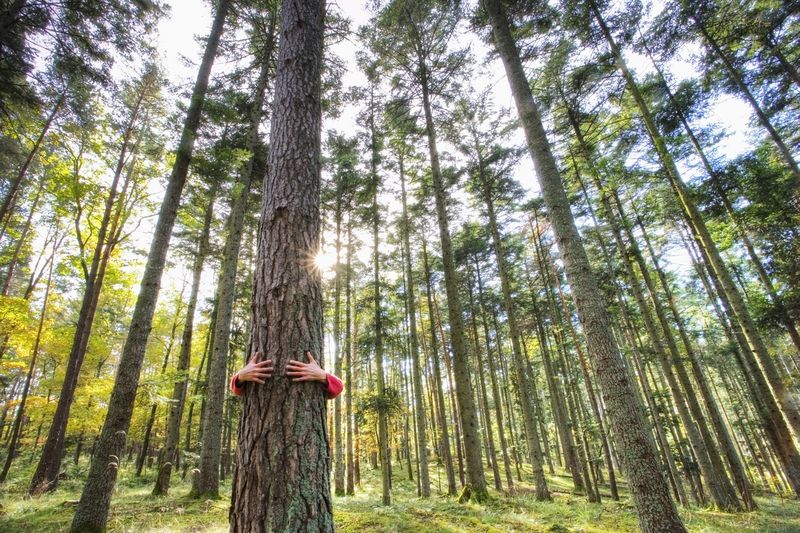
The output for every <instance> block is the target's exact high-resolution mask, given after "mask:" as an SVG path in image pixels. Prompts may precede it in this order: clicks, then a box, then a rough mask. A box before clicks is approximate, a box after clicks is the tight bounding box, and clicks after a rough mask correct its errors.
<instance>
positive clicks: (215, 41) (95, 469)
mask: <svg viewBox="0 0 800 533" xmlns="http://www.w3.org/2000/svg"><path fill="white" fill-rule="evenodd" d="M229 5H230V2H229V0H220V2H219V4H218V6H217V12H216V15H215V17H214V22H213V25H212V28H211V33H210V34H209V37H208V42H207V43H206V49H205V52H204V53H203V60H202V62H201V64H200V70H199V71H198V74H197V80H196V82H195V86H194V90H193V91H192V99H191V103H190V104H189V109H188V110H187V113H186V120H185V122H184V126H183V131H182V133H181V139H180V143H179V145H178V150H177V156H176V159H175V164H174V165H173V167H172V173H171V175H170V178H169V181H168V182H167V189H166V191H165V193H164V199H163V201H162V203H161V209H160V211H159V215H158V220H157V222H156V226H155V232H154V233H155V234H154V236H153V241H152V243H151V244H150V252H149V254H148V256H147V263H146V265H145V271H144V275H143V277H142V282H141V287H140V290H139V296H138V298H137V300H136V307H135V308H134V311H133V316H132V318H131V325H130V328H129V330H128V338H127V339H126V341H125V346H124V347H123V350H122V355H121V356H120V361H119V367H118V369H117V375H116V378H115V380H114V389H113V391H112V393H111V400H110V401H109V407H108V414H107V415H106V419H105V422H104V424H103V429H102V432H101V433H100V438H99V439H98V441H97V448H96V450H95V454H94V457H93V458H92V466H91V468H90V470H89V476H88V478H87V480H86V485H85V486H84V489H83V493H82V494H81V500H80V503H79V504H78V507H77V509H76V511H75V517H74V518H73V521H72V530H73V531H102V530H104V529H105V526H106V520H107V518H108V508H109V505H110V503H111V493H112V491H113V490H114V484H115V483H116V478H117V468H116V467H112V466H111V465H113V464H114V463H113V462H111V463H109V459H110V457H111V456H112V455H115V454H116V453H118V450H119V448H120V447H121V446H120V442H121V443H122V445H124V442H125V438H126V435H127V432H128V429H129V427H130V422H131V415H132V414H133V407H134V403H135V402H134V400H135V398H136V390H137V389H138V387H139V373H140V371H141V367H142V361H143V359H144V354H145V349H146V348H147V340H148V338H149V336H150V329H151V326H152V322H153V313H154V312H155V308H156V302H157V300H158V293H159V289H160V288H161V275H162V273H163V272H164V266H165V264H166V258H167V250H168V249H169V241H170V237H171V236H172V228H173V226H174V225H175V218H176V216H177V213H178V207H179V205H180V199H181V192H182V191H183V186H184V184H185V183H186V176H187V174H188V171H189V163H190V161H191V158H192V151H193V148H194V140H195V136H196V132H197V127H198V125H199V124H200V116H201V114H202V108H203V102H204V100H205V95H206V89H207V88H208V80H209V77H210V75H211V67H212V65H213V63H214V58H215V57H216V54H217V47H218V45H219V40H220V37H221V35H222V29H223V26H224V23H225V16H226V14H227V12H228V7H229Z"/></svg>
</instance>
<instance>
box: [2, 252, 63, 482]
mask: <svg viewBox="0 0 800 533" xmlns="http://www.w3.org/2000/svg"><path fill="white" fill-rule="evenodd" d="M55 253H56V250H55V249H53V254H54V255H55ZM54 264H55V257H54V258H53V261H51V262H50V272H49V274H48V275H47V288H46V289H45V291H44V300H43V301H42V312H41V314H40V315H39V325H38V327H37V328H36V339H35V340H34V341H33V348H32V350H31V362H30V364H29V365H28V373H27V374H26V375H25V384H24V385H23V386H22V395H21V397H20V401H19V406H18V407H17V415H16V416H15V417H14V425H13V426H12V428H11V438H10V439H9V443H8V455H7V456H6V461H5V464H4V465H3V470H2V471H1V472H0V483H5V481H6V476H8V471H9V469H10V468H11V462H12V461H13V460H14V457H15V456H16V453H17V444H18V443H19V436H20V430H21V428H22V420H23V417H24V416H25V404H26V403H27V401H28V392H29V391H30V388H31V381H32V379H33V373H34V371H35V370H36V359H37V358H38V356H39V345H40V344H41V341H42V329H43V328H44V320H45V317H46V316H47V303H48V301H49V299H50V287H51V285H52V282H53V265H54Z"/></svg>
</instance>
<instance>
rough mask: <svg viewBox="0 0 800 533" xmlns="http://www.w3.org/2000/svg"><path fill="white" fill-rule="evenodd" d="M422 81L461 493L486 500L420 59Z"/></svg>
mask: <svg viewBox="0 0 800 533" xmlns="http://www.w3.org/2000/svg"><path fill="white" fill-rule="evenodd" d="M420 67H421V69H420V70H421V83H420V89H421V90H422V100H423V104H422V106H423V110H424V113H425V131H426V135H427V137H428V151H429V153H430V158H431V177H432V179H433V191H434V197H435V200H436V218H437V221H438V226H439V238H440V240H441V245H442V264H443V266H444V282H445V290H446V292H447V315H448V319H449V325H450V343H451V345H452V348H453V372H454V374H455V388H456V397H457V399H458V411H459V413H460V415H461V422H462V431H463V433H464V448H465V452H466V457H465V459H466V468H467V478H468V482H467V485H466V486H465V490H464V492H463V496H464V499H467V500H468V499H470V498H474V499H475V501H477V502H482V501H485V500H486V499H488V497H489V494H488V492H487V491H486V479H485V478H484V475H483V465H482V463H481V438H480V434H479V432H478V420H477V416H476V414H475V400H474V394H473V389H472V382H471V380H470V375H469V364H468V359H467V349H466V342H465V338H464V321H463V318H462V316H461V301H460V296H459V294H458V280H457V277H456V267H455V261H454V259H453V244H452V242H451V238H450V227H449V226H450V223H449V221H448V215H447V192H446V190H445V185H444V180H443V178H442V171H441V169H440V166H439V151H438V148H437V147H436V131H435V129H434V124H433V113H432V111H431V101H430V94H429V91H430V88H429V87H428V79H427V65H425V64H424V61H421V64H420Z"/></svg>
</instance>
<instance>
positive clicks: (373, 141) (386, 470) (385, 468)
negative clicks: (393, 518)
mask: <svg viewBox="0 0 800 533" xmlns="http://www.w3.org/2000/svg"><path fill="white" fill-rule="evenodd" d="M374 91H375V87H374V84H372V85H370V103H369V106H370V107H369V129H370V131H369V135H370V137H369V140H370V155H371V157H370V174H371V177H372V213H370V216H371V217H372V243H373V249H372V268H373V270H372V273H373V278H372V283H373V298H374V301H373V317H374V323H373V328H374V329H375V334H374V335H375V337H374V338H375V386H376V389H377V391H376V392H377V395H378V398H380V399H381V400H383V399H384V397H385V394H386V385H385V383H384V376H383V320H382V314H383V313H382V309H381V278H380V250H379V249H378V246H379V243H380V241H379V239H378V228H379V226H380V212H379V211H378V189H379V188H380V178H379V177H378V168H377V167H378V139H377V137H376V136H377V132H376V131H375V101H374V98H375V95H374ZM377 415H378V457H379V459H380V463H381V501H382V503H383V505H390V504H391V503H392V501H391V484H392V481H391V477H392V472H391V470H392V468H391V462H390V461H391V457H390V456H389V426H388V420H387V417H388V414H387V413H386V412H385V411H383V410H380V411H379V412H378V413H377Z"/></svg>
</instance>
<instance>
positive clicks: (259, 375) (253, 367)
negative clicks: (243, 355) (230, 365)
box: [237, 352, 274, 384]
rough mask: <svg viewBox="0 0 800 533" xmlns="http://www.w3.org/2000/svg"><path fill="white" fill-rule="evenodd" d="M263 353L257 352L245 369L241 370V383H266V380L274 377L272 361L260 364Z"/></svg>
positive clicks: (268, 360)
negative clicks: (259, 360) (259, 359)
mask: <svg viewBox="0 0 800 533" xmlns="http://www.w3.org/2000/svg"><path fill="white" fill-rule="evenodd" d="M260 356H261V352H256V353H254V354H253V357H251V358H250V361H248V362H247V365H245V367H244V368H242V369H241V370H239V373H238V374H237V378H238V379H239V381H255V382H256V383H261V384H263V383H264V380H265V379H267V378H268V377H271V376H272V371H273V370H274V368H273V367H272V359H267V360H266V361H261V362H258V358H259V357H260Z"/></svg>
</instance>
